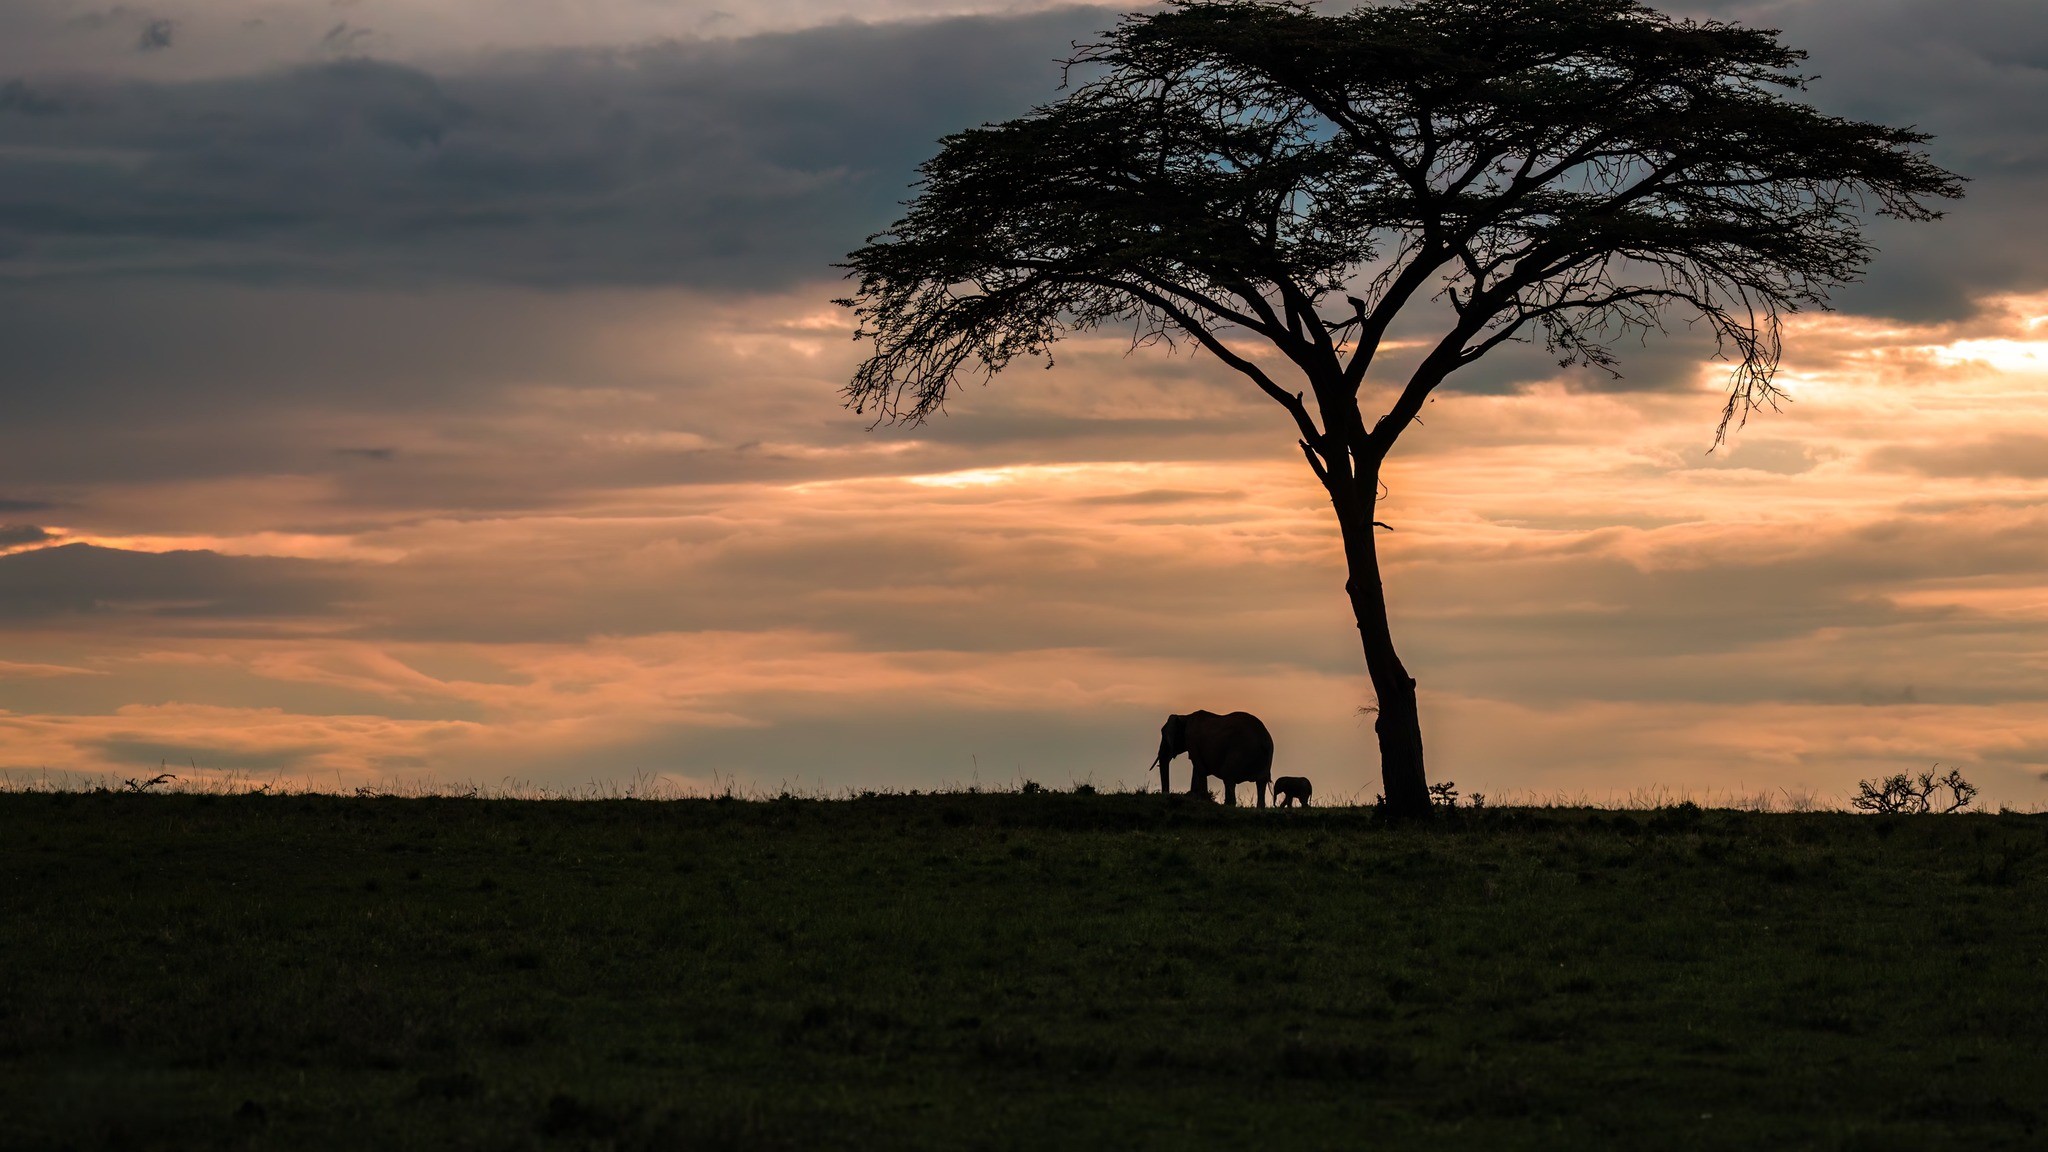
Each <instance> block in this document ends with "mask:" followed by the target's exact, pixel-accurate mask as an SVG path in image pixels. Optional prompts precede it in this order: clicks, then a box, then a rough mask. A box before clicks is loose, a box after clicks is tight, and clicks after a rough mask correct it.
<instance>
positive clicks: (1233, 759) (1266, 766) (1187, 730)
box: [1153, 712, 1273, 808]
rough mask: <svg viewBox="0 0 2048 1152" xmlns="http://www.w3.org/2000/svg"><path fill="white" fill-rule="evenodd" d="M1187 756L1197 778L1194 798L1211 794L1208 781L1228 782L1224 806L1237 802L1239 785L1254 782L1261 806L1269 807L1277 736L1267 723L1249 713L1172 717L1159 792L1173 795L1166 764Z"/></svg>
mask: <svg viewBox="0 0 2048 1152" xmlns="http://www.w3.org/2000/svg"><path fill="white" fill-rule="evenodd" d="M1183 752H1185V753H1187V754H1188V766H1189V767H1190V768H1191V769H1193V771H1194V774H1195V778H1194V781H1193V783H1191V784H1190V785H1189V786H1188V793H1189V794H1190V795H1199V796H1206V795H1208V794H1209V777H1211V776H1214V777H1216V778H1218V779H1220V780H1222V781H1223V802H1224V803H1225V804H1229V805H1233V806H1235V805H1236V804H1237V786H1238V785H1239V784H1243V783H1245V782H1246V781H1250V782H1252V783H1254V784H1257V785H1258V786H1259V807H1261V808H1264V807H1265V806H1266V785H1268V784H1270V783H1272V780H1273V736H1272V733H1270V732H1267V731H1266V725H1265V724H1264V723H1263V722H1261V721H1260V720H1259V718H1258V717H1257V716H1254V715H1252V714H1251V713H1249V712H1232V713H1230V714H1229V715H1227V716H1218V715H1217V714H1216V713H1214V712H1190V713H1188V714H1187V715H1185V716H1168V717H1167V718H1166V724H1165V725H1164V726H1163V727H1161V728H1160V729H1159V757H1158V759H1156V760H1154V761H1153V763H1154V764H1156V765H1158V767H1159V790H1160V791H1161V792H1171V791H1173V785H1172V783H1171V781H1170V780H1169V779H1168V772H1167V767H1166V766H1167V765H1168V764H1169V763H1171V762H1172V760H1173V758H1174V757H1175V756H1178V755H1180V754H1181V753H1183Z"/></svg>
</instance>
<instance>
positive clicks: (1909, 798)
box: [1849, 764, 1977, 815]
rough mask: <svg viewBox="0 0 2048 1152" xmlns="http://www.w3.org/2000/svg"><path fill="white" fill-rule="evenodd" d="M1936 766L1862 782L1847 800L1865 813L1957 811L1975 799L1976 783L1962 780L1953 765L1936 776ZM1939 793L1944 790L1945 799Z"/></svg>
mask: <svg viewBox="0 0 2048 1152" xmlns="http://www.w3.org/2000/svg"><path fill="white" fill-rule="evenodd" d="M1939 768H1940V765H1938V764H1937V765H1935V767H1934V768H1930V769H1928V770H1927V771H1925V772H1921V773H1919V774H1917V775H1914V776H1908V775H1906V774H1905V773H1903V772H1901V773H1898V774H1897V775H1894V776H1885V777H1881V778H1879V779H1876V780H1865V781H1862V782H1861V783H1859V784H1858V785H1857V794H1856V795H1855V796H1854V797H1852V798H1851V799H1850V801H1849V803H1851V804H1853V805H1855V806H1856V807H1857V808H1859V809H1862V810H1863V811H1865V812H1876V813H1880V814H1886V815H1891V814H1901V813H1903V814H1919V813H1926V812H1960V811H1962V810H1963V809H1965V808H1968V807H1969V806H1970V804H1971V802H1972V801H1974V800H1976V798H1977V786H1976V785H1975V784H1972V783H1970V782H1969V781H1968V780H1965V779H1963V774H1962V772H1961V771H1960V770H1958V769H1954V768H1951V769H1949V770H1948V774H1947V775H1945V776H1936V775H1935V771H1936V770H1938V769H1939ZM1942 792H1946V793H1948V798H1947V799H1946V800H1945V801H1944V800H1942V799H1941V798H1940V796H1939V794H1940V793H1942Z"/></svg>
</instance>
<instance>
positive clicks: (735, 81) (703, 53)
mask: <svg viewBox="0 0 2048 1152" xmlns="http://www.w3.org/2000/svg"><path fill="white" fill-rule="evenodd" d="M1110 19H1111V16H1110V15H1109V13H1107V12H1106V11H1104V10H1101V9H1068V10H1062V11H1058V12H1054V13H1050V14H1038V15H1030V16H1020V17H1004V18H962V19H952V20H944V21H936V22H931V23H920V24H910V25H883V26H871V25H854V24H846V25H835V26H831V27H827V28H821V29H814V30H810V31H805V32H799V33H788V34H776V35H766V36H757V37H753V38H749V39H744V40H736V41H715V42H714V41H706V42H691V43H672V44H665V45H658V46H651V47H644V48H635V49H625V50H576V51H571V50H562V51H548V52H531V53H522V54H507V55H500V56H497V57H493V58H490V59H488V60H486V61H484V62H483V63H481V64H477V65H475V66H472V67H468V68H465V69H452V68H451V69H447V70H443V71H440V72H430V71H427V70H424V69H420V68H414V67H406V66H400V65H396V64H389V63H378V62H374V61H370V60H347V61H338V62H335V63H331V64H325V65H320V66H315V67H304V68H298V69H294V70H290V71H286V72H280V73H274V74H269V75H263V76H255V77H245V78H240V79H232V80H207V81H192V82H182V83H164V84H145V83H138V82H130V83H120V84H101V85H94V84H90V83H85V82H76V81H74V82H71V83H70V84H68V85H57V86H54V87H53V86H50V85H46V86H45V87H51V91H50V92H48V93H42V94H41V95H40V97H39V98H40V99H44V100H55V101H59V102H61V103H63V104H65V105H67V106H71V108H70V111H69V112H68V113H67V114H64V115H42V116H35V117H29V116H14V117H6V118H0V242H4V243H0V250H4V251H8V252H11V253H12V255H10V256H7V257H6V258H5V259H4V261H0V274H6V275H11V276H13V277H16V278H47V277H51V276H66V275H85V274H101V273H125V274H184V275H205V276H216V277H228V278H240V279H250V280H267V279H276V278H294V279H304V280H313V281H321V282H378V283H392V282H416V281H420V280H438V279H480V280H500V281H516V282H522V283H539V284H574V283H624V284H654V283H683V284H720V285H740V286H747V287H763V286H776V285H783V284H788V283H791V282H794V281H797V280H802V279H817V278H821V277H826V276H829V275H831V271H830V265H831V264H832V262H833V261H835V260H837V259H839V258H841V257H842V256H843V255H844V253H845V252H846V251H847V250H848V249H849V248H851V247H853V246H854V245H855V244H858V243H859V242H860V240H861V238H862V237H863V236H865V235H866V234H867V233H869V232H872V231H874V230H876V229H878V228H880V227H882V226H884V225H886V224H887V223H888V222H889V220H890V219H892V218H893V217H894V215H895V213H896V210H897V204H898V202H899V201H900V200H902V199H903V198H904V197H905V196H906V195H907V191H908V187H909V183H910V180H911V178H912V169H913V167H914V165H915V164H916V163H917V161H918V160H920V159H922V158H923V157H924V156H925V155H927V154H928V153H929V152H930V151H931V149H932V147H933V144H934V141H935V140H936V138H937V137H938V136H940V135H942V134H943V133H945V132H948V131H953V130H957V129H959V128H961V127H963V126H966V125H970V124H973V123H975V122H977V121H980V120H983V119H986V118H990V117H1001V116H1008V115H1014V114H1017V113H1020V112H1022V111H1024V110H1025V109H1026V108H1027V107H1029V106H1030V104H1031V103H1033V102H1034V101H1038V100H1041V99H1044V98H1046V97H1047V96H1049V95H1050V94H1051V93H1052V92H1053V90H1054V85H1055V84H1056V83H1057V80H1058V68H1057V65H1056V63H1055V59H1056V58H1057V57H1059V56H1061V55H1063V54H1065V53H1066V52H1067V51H1068V45H1069V42H1070V41H1071V40H1073V39H1074V38H1076V37H1082V36H1086V35H1088V34H1089V33H1091V32H1093V31H1095V30H1097V29H1099V28H1100V27H1102V26H1103V25H1104V24H1105V23H1107V22H1108V21H1109V20H1110ZM337 31H340V30H337ZM24 92H26V89H24Z"/></svg>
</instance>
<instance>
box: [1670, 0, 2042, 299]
mask: <svg viewBox="0 0 2048 1152" xmlns="http://www.w3.org/2000/svg"><path fill="white" fill-rule="evenodd" d="M1674 7H1675V8H1677V9H1678V10H1680V11H1686V12H1699V13H1701V14H1705V15H1714V16H1720V17H1724V18H1734V19H1737V20H1740V21H1742V22H1744V23H1748V24H1754V25H1765V26H1771V27H1777V28H1781V29H1783V30H1784V34H1785V35H1784V39H1785V41H1786V43H1789V44H1791V45H1793V46H1795V47H1799V48H1804V49H1806V50H1808V51H1809V52H1810V53H1811V54H1812V57H1811V59H1810V60H1809V61H1808V62H1807V66H1806V69H1805V71H1806V72H1807V73H1808V74H1809V75H1813V76H1817V77H1819V79H1818V80H1817V81H1816V82H1815V83H1814V85H1813V86H1812V89H1811V91H1810V92H1809V93H1808V98H1810V99H1811V100H1813V102H1814V103H1816V104H1817V105H1819V106H1820V107H1822V108H1823V109H1825V110H1827V111H1830V112H1835V113H1839V114H1842V115H1848V116H1854V117H1858V118H1861V119H1871V120H1879V121H1883V122H1885V123H1892V124H1911V125H1914V126H1916V127H1918V128H1920V129H1921V130H1923V131H1926V132H1930V133H1932V134H1933V135H1934V138H1935V139H1934V142H1933V144H1932V145H1931V146H1930V147H1931V151H1932V153H1933V155H1934V158H1935V159H1936V161H1938V162H1939V163H1941V164H1943V165H1945V166H1947V167H1948V168H1950V169H1952V170H1954V171H1956V172H1959V173H1961V174H1962V175H1964V176H1967V177H1970V178H1971V179H1972V183H1971V185H1970V187H1969V190H1968V193H1967V196H1966V198H1965V199H1964V200H1963V201H1962V202H1961V203H1959V204H1956V205H1954V206H1953V207H1951V208H1950V210H1949V215H1948V218H1946V219H1944V220H1942V221H1940V222H1938V223H1935V224H1932V225H1905V224H1900V223H1898V222H1895V221H1888V220H1878V221H1875V222H1873V224H1872V226H1871V229H1870V234H1869V235H1870V238H1871V240H1872V241H1873V242H1875V243H1876V245H1877V246H1878V248H1879V249H1880V252H1879V255H1878V257H1877V259H1876V261H1875V263H1874V264H1873V265H1872V267H1871V269H1870V271H1869V274H1868V276H1867V278H1866V279H1865V280H1864V281H1862V282H1860V283H1858V284H1854V285H1851V286H1849V287H1848V288H1845V289H1843V290H1842V291H1841V292H1839V293H1837V295H1836V303H1837V305H1838V306H1839V307H1841V308H1844V309H1846V310H1849V311H1854V312H1864V313H1881V314H1887V315H1895V316H1900V317H1905V318H1911V319H1945V318H1953V317H1957V316H1962V315H1966V314H1968V312H1969V310H1970V300H1971V298H1972V297H1974V296H1977V295H1981V294H1984V293H1987V292H1997V291H2003V290H2012V291H2030V290H2034V289H2038V288H2039V287H2041V286H2042V285H2043V284H2044V283H2048V233H2044V232H2043V231H2042V230H2041V229H2039V228H2036V227H2033V225H2032V223H2031V221H2032V219H2033V217H2034V216H2035V214H2036V212H2037V206H2038V205H2039V204H2041V203H2042V202H2043V201H2044V200H2048V133H2043V131H2042V129H2041V123H2040V114H2039V109H2041V108H2042V107H2043V106H2048V22H2044V21H2043V19H2042V14H2041V8H2040V5H2039V4H2036V3H2032V2H2030V0H1892V2H1889V3H1870V2H1868V0H1745V2H1738V3H1719V4H1699V3H1690V4H1681V5H1675V6H1674Z"/></svg>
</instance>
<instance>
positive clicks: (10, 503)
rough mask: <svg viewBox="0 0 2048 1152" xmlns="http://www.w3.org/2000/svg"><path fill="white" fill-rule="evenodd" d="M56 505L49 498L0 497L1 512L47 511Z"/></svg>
mask: <svg viewBox="0 0 2048 1152" xmlns="http://www.w3.org/2000/svg"><path fill="white" fill-rule="evenodd" d="M54 507H56V505H54V504H51V503H50V502H49V501H47V500H10V499H6V498H4V497H0V512H47V511H49V510H50V509H51V508H54Z"/></svg>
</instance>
